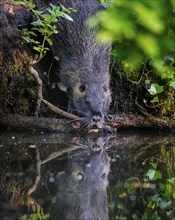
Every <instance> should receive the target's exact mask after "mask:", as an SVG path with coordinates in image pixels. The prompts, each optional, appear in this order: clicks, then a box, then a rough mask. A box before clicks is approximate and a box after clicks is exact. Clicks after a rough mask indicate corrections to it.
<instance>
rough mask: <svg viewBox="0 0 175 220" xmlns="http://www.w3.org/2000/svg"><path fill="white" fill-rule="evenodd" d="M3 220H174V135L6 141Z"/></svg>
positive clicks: (6, 136) (5, 136)
mask: <svg viewBox="0 0 175 220" xmlns="http://www.w3.org/2000/svg"><path fill="white" fill-rule="evenodd" d="M0 155H1V157H0V180H1V182H0V219H4V220H12V219H21V220H22V219H31V220H33V219H58V220H64V219H65V220H66V219H67V220H74V219H75V220H78V219H81V220H98V219H99V220H103V219H104V220H107V219H113V220H114V219H121V220H123V219H143V220H146V219H175V213H174V210H175V175H174V174H175V135H172V134H170V133H169V134H167V133H166V134H164V133H154V132H138V131H137V132H136V131H135V132H127V133H126V132H119V133H117V134H115V135H104V136H100V135H98V134H96V133H91V134H88V135H84V136H79V135H71V134H57V133H38V134H35V133H29V132H28V133H26V132H25V133H22V132H18V133H17V132H16V133H14V132H6V133H5V132H4V133H1V134H0Z"/></svg>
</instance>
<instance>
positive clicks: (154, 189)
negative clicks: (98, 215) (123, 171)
mask: <svg viewBox="0 0 175 220" xmlns="http://www.w3.org/2000/svg"><path fill="white" fill-rule="evenodd" d="M146 165H147V164H146V163H145V162H143V166H144V167H145V166H146ZM161 165H162V164H160V163H158V161H155V162H152V163H149V164H148V167H145V168H146V169H147V172H146V175H144V176H142V177H140V178H138V177H135V178H131V179H128V180H126V181H125V182H124V184H122V183H120V182H117V183H116V185H115V187H114V188H113V191H114V192H113V195H114V197H115V198H116V195H118V201H117V204H116V205H117V207H116V208H117V209H118V215H116V218H114V219H115V220H116V219H142V220H146V219H150V220H151V219H152V220H159V219H173V216H174V213H175V209H174V201H175V177H174V175H173V172H170V173H168V176H167V171H166V172H165V170H164V169H163V168H166V165H165V164H163V167H162V166H161ZM131 207H132V208H131ZM114 208H115V203H114V200H113V201H112V202H111V203H110V205H109V209H111V210H114ZM137 209H139V212H138V210H137ZM141 213H142V214H141ZM140 214H141V215H140Z"/></svg>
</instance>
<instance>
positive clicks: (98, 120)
mask: <svg viewBox="0 0 175 220" xmlns="http://www.w3.org/2000/svg"><path fill="white" fill-rule="evenodd" d="M101 120H102V118H101V116H100V115H94V116H93V117H92V122H93V123H94V124H98V123H100V121H101Z"/></svg>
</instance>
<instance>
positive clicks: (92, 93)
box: [71, 77, 111, 128]
mask: <svg viewBox="0 0 175 220" xmlns="http://www.w3.org/2000/svg"><path fill="white" fill-rule="evenodd" d="M71 89H72V93H71V95H72V97H71V101H72V104H73V106H74V107H75V108H76V111H77V112H78V114H79V115H82V116H84V117H85V120H86V121H87V124H88V127H90V128H91V127H97V128H102V127H103V124H104V119H105V116H106V114H107V111H108V108H109V105H110V102H111V95H110V89H109V79H107V77H102V78H101V79H95V78H93V77H89V79H87V80H81V78H80V80H79V81H78V82H77V83H76V84H75V85H74V87H72V88H71Z"/></svg>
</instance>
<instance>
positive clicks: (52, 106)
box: [42, 99, 81, 120]
mask: <svg viewBox="0 0 175 220" xmlns="http://www.w3.org/2000/svg"><path fill="white" fill-rule="evenodd" d="M42 101H43V102H44V103H45V104H46V105H47V107H49V109H50V110H52V111H53V112H55V113H58V114H59V115H61V116H63V117H66V118H69V119H73V120H76V119H81V118H80V117H79V116H77V115H73V114H71V113H69V112H66V111H64V110H62V109H60V108H58V107H56V106H55V105H52V104H51V103H50V102H48V101H46V100H45V99H42Z"/></svg>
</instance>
